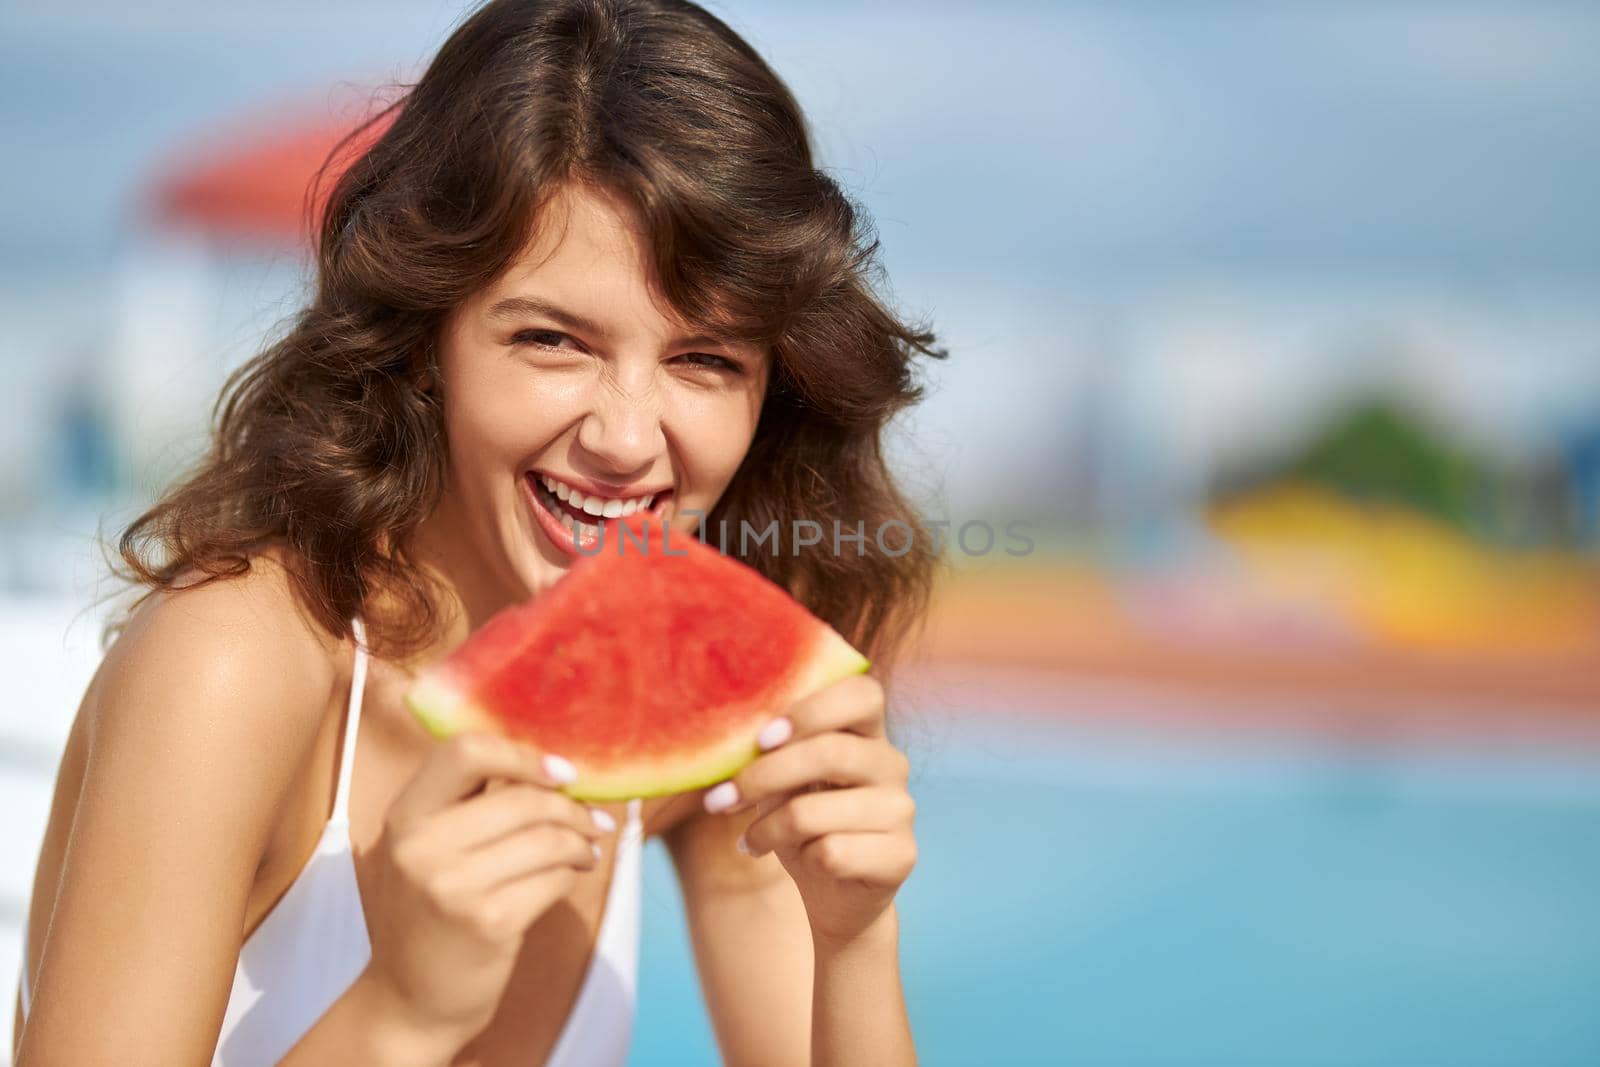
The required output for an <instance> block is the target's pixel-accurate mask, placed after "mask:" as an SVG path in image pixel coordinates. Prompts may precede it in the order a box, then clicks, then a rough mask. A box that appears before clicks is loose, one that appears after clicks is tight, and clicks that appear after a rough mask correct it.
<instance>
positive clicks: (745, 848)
mask: <svg viewBox="0 0 1600 1067" xmlns="http://www.w3.org/2000/svg"><path fill="white" fill-rule="evenodd" d="M734 847H735V848H737V849H738V850H739V851H740V852H743V853H744V854H745V855H746V856H748V855H750V842H748V841H746V840H745V838H744V835H743V834H740V835H739V840H737V841H735V842H734Z"/></svg>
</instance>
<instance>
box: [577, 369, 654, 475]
mask: <svg viewBox="0 0 1600 1067" xmlns="http://www.w3.org/2000/svg"><path fill="white" fill-rule="evenodd" d="M603 393H604V395H602V396H600V397H598V398H597V400H596V402H595V404H594V406H593V407H592V408H591V409H590V411H589V413H588V414H587V415H586V416H585V417H584V419H583V422H582V423H581V424H580V425H579V427H578V444H579V446H580V447H582V448H583V449H584V451H586V452H588V453H589V454H590V455H591V456H593V457H594V459H595V462H596V463H597V464H600V465H603V466H604V467H605V468H606V469H607V470H609V471H611V472H613V473H614V474H615V475H616V476H618V477H619V478H621V477H625V476H627V475H631V474H634V473H636V472H639V471H642V470H645V469H647V468H648V467H649V466H650V464H651V462H652V461H653V460H654V459H655V458H656V457H657V456H658V455H659V454H660V453H661V450H662V448H663V446H664V445H665V438H664V436H663V435H662V432H661V410H660V404H659V401H658V399H657V398H656V397H654V396H652V395H651V393H650V391H648V390H637V391H634V392H631V393H627V394H623V393H620V392H618V391H616V390H610V389H607V390H604V391H603Z"/></svg>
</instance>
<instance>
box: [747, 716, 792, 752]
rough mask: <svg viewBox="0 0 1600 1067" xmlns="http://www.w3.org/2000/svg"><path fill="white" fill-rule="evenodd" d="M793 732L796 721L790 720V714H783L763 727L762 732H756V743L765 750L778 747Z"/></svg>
mask: <svg viewBox="0 0 1600 1067" xmlns="http://www.w3.org/2000/svg"><path fill="white" fill-rule="evenodd" d="M793 734H794V723H793V722H791V721H790V720H789V716H787V715H782V716H779V717H778V718H776V719H773V720H772V721H771V722H769V723H767V725H765V726H763V727H762V728H761V732H760V733H759V734H756V744H758V745H760V746H761V748H762V749H763V750H765V749H769V748H777V747H778V746H779V745H781V744H783V743H784V742H785V741H787V740H789V738H790V736H792V735H793Z"/></svg>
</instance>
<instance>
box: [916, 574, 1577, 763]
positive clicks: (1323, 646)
mask: <svg viewBox="0 0 1600 1067" xmlns="http://www.w3.org/2000/svg"><path fill="white" fill-rule="evenodd" d="M1262 573H1263V572H1262V570H1261V569H1260V568H1256V567H1250V568H1246V569H1240V570H1229V571H1227V572H1226V573H1221V574H1218V573H1212V574H1201V575H1195V574H1183V573H1177V574H1170V573H1169V574H1160V575H1148V576H1141V575H1117V574H1113V573H1111V572H1110V571H1108V570H1105V569H1101V568H1097V567H1095V566H1093V565H1091V564H1089V563H1086V562H1079V561H1076V560H1072V559H1067V558H1059V557H1058V558H1053V559H1051V558H1046V559H1029V560H1022V561H1015V562H1012V561H1007V562H1005V563H995V564H989V565H983V564H979V565H969V566H966V567H963V568H958V569H956V570H955V571H954V572H953V573H952V574H951V575H949V576H948V577H947V578H946V579H945V580H944V581H943V582H942V583H941V585H940V587H939V589H938V591H937V593H936V595H935V601H934V605H933V610H932V613H931V616H930V619H929V622H928V626H927V629H926V631H925V632H924V635H923V639H922V640H921V642H920V643H919V645H918V647H917V652H916V653H915V654H914V655H913V657H912V662H911V663H910V664H908V670H909V671H910V672H911V674H912V675H913V676H915V677H917V678H918V679H919V680H920V681H919V684H923V683H932V684H939V681H940V680H947V681H950V682H952V683H953V684H956V685H957V686H958V687H969V686H970V687H973V689H972V691H987V692H991V693H995V694H1012V695H1020V697H1021V700H1022V703H1024V704H1029V705H1034V706H1039V707H1042V708H1049V707H1051V706H1052V704H1051V700H1050V693H1051V692H1052V691H1055V692H1059V693H1067V692H1076V691H1079V690H1081V689H1082V688H1083V687H1085V686H1088V687H1090V688H1093V687H1095V686H1098V685H1103V684H1104V683H1107V682H1112V683H1117V684H1119V685H1120V684H1131V685H1133V687H1134V688H1136V689H1138V690H1139V691H1142V692H1152V693H1164V694H1166V697H1165V698H1163V699H1157V700H1153V701H1149V702H1148V703H1149V705H1150V706H1151V707H1152V708H1156V707H1162V708H1166V709H1167V710H1166V711H1152V712H1150V714H1151V715H1154V716H1157V717H1166V718H1169V719H1170V718H1172V717H1174V716H1176V717H1178V718H1188V719H1189V720H1190V724H1191V725H1194V726H1202V727H1207V728H1227V727H1233V726H1238V727H1248V728H1267V729H1275V728H1279V727H1289V728H1294V729H1311V730H1316V731H1321V732H1333V733H1337V734H1340V735H1346V736H1352V737H1365V736H1373V735H1380V736H1390V735H1394V734H1397V733H1407V734H1415V733H1426V734H1438V733H1443V734H1484V733H1488V734H1494V735H1505V736H1521V735H1528V734H1538V735H1548V734H1551V733H1555V734H1558V735H1561V736H1575V737H1582V738H1584V739H1585V740H1595V741H1600V575H1597V574H1596V572H1595V571H1594V569H1593V568H1589V567H1585V568H1583V569H1580V570H1578V571H1574V572H1573V573H1571V574H1568V575H1566V576H1565V580H1563V581H1562V582H1561V583H1559V584H1549V585H1546V586H1543V587H1541V586H1539V585H1538V584H1537V583H1521V584H1518V585H1516V586H1514V587H1512V586H1508V587H1507V588H1506V589H1505V590H1502V591H1501V594H1500V595H1499V599H1498V601H1497V600H1496V599H1495V598H1494V597H1488V598H1487V599H1486V598H1485V597H1483V596H1481V595H1479V596H1477V597H1476V598H1475V599H1463V598H1462V597H1461V596H1460V595H1459V594H1456V595H1452V594H1451V593H1450V592H1449V591H1448V590H1446V589H1444V588H1443V587H1438V588H1434V589H1430V590H1427V591H1426V592H1427V594H1428V595H1427V596H1425V597H1423V598H1422V604H1421V606H1417V605H1413V606H1412V607H1411V608H1409V609H1404V606H1402V608H1401V609H1396V610H1395V611H1394V612H1391V613H1390V614H1388V615H1383V614H1381V613H1380V614H1376V615H1375V614H1373V613H1372V612H1371V611H1370V610H1369V611H1368V612H1367V614H1366V615H1363V614H1362V613H1361V611H1359V610H1356V609H1358V608H1361V607H1362V606H1363V604H1365V603H1366V602H1365V601H1363V599H1362V598H1361V597H1360V596H1357V595H1353V594H1351V595H1342V596H1341V595H1340V594H1341V590H1339V589H1336V588H1331V587H1329V585H1328V583H1327V581H1325V580H1322V579H1319V580H1318V581H1317V582H1312V583H1310V586H1311V587H1314V588H1310V589H1309V591H1308V587H1307V585H1306V584H1305V583H1301V585H1299V586H1298V587H1293V588H1288V587H1286V586H1285V584H1284V583H1283V582H1282V581H1279V580H1277V579H1271V580H1265V581H1264V580H1263V579H1262ZM1324 578H1326V576H1324ZM1383 588H1384V592H1385V595H1388V594H1389V593H1391V592H1392V583H1387V584H1385V585H1384V587H1383ZM1342 592H1343V593H1345V594H1349V593H1350V591H1349V590H1343V591H1342ZM1423 607H1426V608H1428V610H1431V611H1433V612H1435V613H1436V614H1438V615H1439V619H1438V622H1437V625H1433V626H1431V627H1430V625H1429V623H1428V612H1427V611H1424V610H1422V609H1423ZM1497 611H1502V612H1503V617H1504V618H1505V623H1506V631H1505V633H1504V640H1503V641H1502V640H1497V639H1496V634H1495V632H1494V627H1493V626H1492V625H1491V623H1492V619H1493V617H1494V616H1495V613H1496V612H1497ZM1474 613H1477V614H1479V615H1484V616H1486V617H1487V618H1488V619H1489V620H1490V621H1489V622H1485V621H1483V620H1482V619H1476V620H1475V619H1474V618H1472V617H1471V616H1473V615H1474ZM1396 619H1401V620H1403V623H1397V622H1396V621H1395V620H1396ZM1184 696H1188V697H1190V698H1192V699H1189V700H1187V701H1185V700H1184V699H1182V698H1183V697H1184ZM1172 698H1176V699H1172ZM1060 703H1061V704H1062V705H1063V706H1066V705H1068V704H1078V705H1081V703H1082V702H1081V701H1073V702H1069V701H1062V702H1060ZM1199 709H1204V710H1199ZM1197 718H1198V719H1199V720H1202V721H1194V720H1195V719H1197Z"/></svg>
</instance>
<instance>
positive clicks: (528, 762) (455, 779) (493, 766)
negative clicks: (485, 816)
mask: <svg viewBox="0 0 1600 1067" xmlns="http://www.w3.org/2000/svg"><path fill="white" fill-rule="evenodd" d="M575 776H576V775H575V772H574V771H573V770H572V765H571V764H570V763H568V762H567V761H566V760H564V759H562V758H561V757H559V756H556V757H553V758H552V757H551V756H550V755H549V754H547V753H544V752H542V751H540V749H538V748H537V747H536V746H534V745H531V744H528V743H526V742H522V741H512V740H511V739H510V738H506V737H501V736H499V735H498V734H490V733H481V732H473V733H465V734H460V735H458V736H456V737H454V738H452V739H450V740H449V741H446V742H444V743H443V744H442V745H440V746H438V747H437V748H435V749H434V750H433V751H432V752H430V753H429V754H428V758H427V760H425V761H424V762H423V764H422V767H421V769H420V770H418V771H417V773H416V775H415V777H413V778H412V779H411V781H410V782H408V783H406V786H405V788H404V789H402V790H401V791H400V795H399V796H398V797H396V798H395V801H394V805H393V807H392V808H391V812H390V815H391V819H392V820H394V821H396V822H405V821H409V820H412V819H416V818H419V817H421V816H422V815H425V814H427V813H429V812H431V811H435V810H437V809H439V808H442V807H444V806H445V805H446V804H449V803H450V802H451V801H455V800H460V799H461V798H462V797H466V796H470V795H471V794H472V793H474V792H476V791H477V790H478V788H479V787H480V786H483V785H484V784H485V783H487V782H488V781H490V780H491V779H494V778H509V779H512V780H514V781H520V782H531V783H533V784H535V785H542V786H547V787H549V788H559V787H560V786H562V785H564V784H566V783H567V782H570V781H571V780H572V778H573V777H575Z"/></svg>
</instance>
